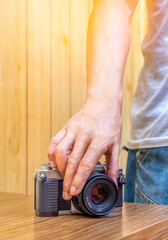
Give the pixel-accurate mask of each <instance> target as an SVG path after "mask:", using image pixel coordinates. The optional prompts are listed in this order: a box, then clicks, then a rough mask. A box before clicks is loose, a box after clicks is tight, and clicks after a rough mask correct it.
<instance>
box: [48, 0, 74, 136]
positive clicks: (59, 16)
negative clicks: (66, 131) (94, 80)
mask: <svg viewBox="0 0 168 240" xmlns="http://www.w3.org/2000/svg"><path fill="white" fill-rule="evenodd" d="M69 118H70V1H69V0H61V1H55V0H51V128H52V129H51V136H54V135H55V134H56V133H57V132H58V131H59V130H60V129H61V128H62V127H63V126H64V125H65V124H66V122H67V121H68V120H69Z"/></svg>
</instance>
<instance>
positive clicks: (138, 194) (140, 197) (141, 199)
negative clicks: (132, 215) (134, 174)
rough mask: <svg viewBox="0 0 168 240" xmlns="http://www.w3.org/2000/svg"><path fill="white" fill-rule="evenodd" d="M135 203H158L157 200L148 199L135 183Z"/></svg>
mask: <svg viewBox="0 0 168 240" xmlns="http://www.w3.org/2000/svg"><path fill="white" fill-rule="evenodd" d="M134 202H136V203H148V204H158V203H157V202H155V201H153V200H152V199H150V198H149V197H148V196H147V195H146V194H145V193H144V192H143V191H142V190H141V189H140V187H138V185H137V184H135V199H134Z"/></svg>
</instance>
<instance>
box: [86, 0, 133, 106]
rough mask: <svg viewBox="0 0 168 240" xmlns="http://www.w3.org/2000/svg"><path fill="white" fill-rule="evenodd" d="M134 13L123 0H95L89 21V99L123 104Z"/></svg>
mask: <svg viewBox="0 0 168 240" xmlns="http://www.w3.org/2000/svg"><path fill="white" fill-rule="evenodd" d="M109 2H110V3H109ZM130 15H131V11H130V10H129V8H128V7H127V5H126V3H125V2H124V1H122V0H120V1H119V0H102V1H101V0H98V1H95V6H94V9H93V12H92V14H91V17H90V20H89V25H88V40H87V72H88V92H87V102H90V101H91V102H92V101H94V100H95V101H99V100H101V102H102V103H107V102H109V101H110V105H111V104H115V105H117V108H118V107H120V106H121V101H122V82H123V74H124V68H125V62H126V58H127V55H128V52H129V47H130ZM103 105H104V104H103Z"/></svg>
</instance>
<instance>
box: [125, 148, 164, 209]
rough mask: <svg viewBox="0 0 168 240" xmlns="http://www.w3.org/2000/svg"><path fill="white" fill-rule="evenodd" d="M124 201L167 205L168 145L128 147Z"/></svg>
mask: <svg viewBox="0 0 168 240" xmlns="http://www.w3.org/2000/svg"><path fill="white" fill-rule="evenodd" d="M124 201H125V202H137V203H150V204H165V205H168V147H160V148H146V149H136V150H130V149H128V160H127V170H126V185H125V193H124Z"/></svg>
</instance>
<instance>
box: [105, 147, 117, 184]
mask: <svg viewBox="0 0 168 240" xmlns="http://www.w3.org/2000/svg"><path fill="white" fill-rule="evenodd" d="M119 155H120V144H119V143H115V144H113V146H112V150H111V151H110V152H109V153H108V154H107V156H106V163H107V170H106V174H107V175H108V176H109V177H110V178H112V179H113V181H115V183H117V176H118V169H119Z"/></svg>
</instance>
